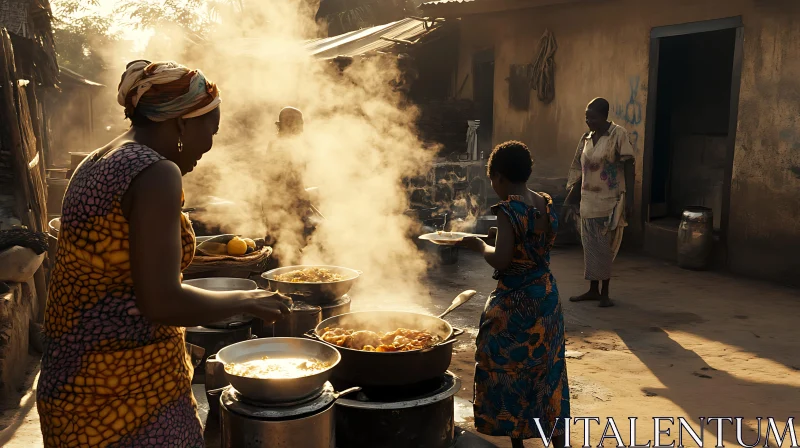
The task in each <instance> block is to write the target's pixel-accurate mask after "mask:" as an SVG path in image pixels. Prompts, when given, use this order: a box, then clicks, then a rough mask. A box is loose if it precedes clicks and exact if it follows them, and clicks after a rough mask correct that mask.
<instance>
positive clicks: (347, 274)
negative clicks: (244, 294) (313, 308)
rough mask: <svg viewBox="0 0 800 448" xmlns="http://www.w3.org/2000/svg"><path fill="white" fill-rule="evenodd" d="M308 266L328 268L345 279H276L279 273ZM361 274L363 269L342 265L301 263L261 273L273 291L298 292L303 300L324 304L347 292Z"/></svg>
mask: <svg viewBox="0 0 800 448" xmlns="http://www.w3.org/2000/svg"><path fill="white" fill-rule="evenodd" d="M308 268H319V269H327V270H329V271H331V272H333V273H335V274H339V275H341V276H342V277H344V280H341V281H338V282H331V283H291V282H282V281H278V280H275V277H276V276H278V275H282V274H288V273H289V272H293V271H298V270H301V269H308ZM361 274H362V272H361V271H356V270H355V269H350V268H343V267H341V266H321V265H300V266H286V267H283V268H278V269H273V270H271V271H268V272H265V273H263V274H261V277H262V278H263V279H265V280H267V281H268V282H269V289H270V290H272V291H278V292H281V293H283V294H296V295H298V296H301V297H302V299H301V300H303V301H304V302H307V303H313V304H315V305H323V304H325V303H327V302H329V301H333V300H336V299H338V298H339V297H342V296H343V295H345V294H347V293H348V292H349V291H350V289H351V288H352V287H353V284H354V283H355V282H356V280H358V278H359V277H360V276H361Z"/></svg>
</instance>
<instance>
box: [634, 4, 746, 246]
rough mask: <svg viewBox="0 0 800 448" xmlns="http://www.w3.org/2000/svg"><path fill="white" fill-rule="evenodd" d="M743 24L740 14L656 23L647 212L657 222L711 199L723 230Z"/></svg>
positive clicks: (674, 221)
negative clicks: (668, 24)
mask: <svg viewBox="0 0 800 448" xmlns="http://www.w3.org/2000/svg"><path fill="white" fill-rule="evenodd" d="M740 25H741V20H740V19H724V20H721V21H713V22H700V23H696V24H686V25H678V26H675V27H665V28H662V29H655V30H653V39H652V50H651V63H654V65H655V66H651V72H650V82H651V85H650V95H651V96H650V99H649V103H648V117H649V118H648V123H647V126H648V130H647V133H648V137H649V138H648V139H647V140H648V142H646V159H645V163H646V166H645V168H646V169H649V176H648V177H649V179H646V185H648V186H649V192H646V193H648V194H646V196H645V200H646V201H648V205H649V207H646V216H645V219H646V221H649V222H651V224H653V225H658V226H664V227H669V228H673V227H674V228H677V225H678V222H679V219H680V216H681V213H682V211H683V210H684V209H685V208H686V207H688V206H705V207H708V208H711V209H712V210H713V212H714V229H715V230H716V231H717V232H718V233H719V234H720V235H721V236H724V233H725V227H726V225H727V215H728V203H729V194H730V178H731V171H732V166H733V150H734V145H735V132H736V119H737V115H738V101H739V96H738V92H739V80H740V76H741V42H740V39H741V36H742V32H741V26H740ZM650 117H652V118H650ZM653 118H654V119H653ZM647 152H649V157H647ZM648 158H649V161H648V160H647V159H648ZM648 165H649V166H648ZM646 173H647V171H646ZM648 180H649V182H648Z"/></svg>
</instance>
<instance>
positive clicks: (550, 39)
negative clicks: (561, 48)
mask: <svg viewBox="0 0 800 448" xmlns="http://www.w3.org/2000/svg"><path fill="white" fill-rule="evenodd" d="M557 49H558V45H557V44H556V37H555V36H554V35H553V33H551V32H550V30H546V31H545V32H544V35H543V36H542V38H541V39H539V55H538V56H537V57H536V62H534V63H533V65H532V66H531V69H530V74H529V76H530V80H531V88H532V89H533V90H535V91H536V96H537V97H538V98H539V101H541V102H543V103H545V104H547V103H549V102H551V101H553V98H555V96H556V85H555V84H556V79H555V68H556V62H555V59H554V58H555V55H556V50H557Z"/></svg>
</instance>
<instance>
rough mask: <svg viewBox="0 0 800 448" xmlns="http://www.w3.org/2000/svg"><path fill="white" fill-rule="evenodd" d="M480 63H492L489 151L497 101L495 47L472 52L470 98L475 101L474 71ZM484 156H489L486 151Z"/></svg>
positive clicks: (483, 123)
mask: <svg viewBox="0 0 800 448" xmlns="http://www.w3.org/2000/svg"><path fill="white" fill-rule="evenodd" d="M481 64H492V101H491V106H492V111H491V114H490V115H491V120H492V121H491V123H490V124H491V128H490V129H489V148H488V150H489V152H491V148H492V146H493V145H494V136H495V133H494V125H495V116H494V114H495V111H496V108H495V101H497V95H496V93H497V89H496V88H495V86H496V85H497V63H496V59H495V48H494V46H491V47H488V48H484V49H482V50H478V51H475V52H473V53H472V99H473V101H475V98H476V97H477V90H478V85H477V82H478V77H477V76H476V73H477V72H478V66H479V65H481ZM481 126H485V120H484V121H481ZM480 132H481V131H480V128H478V142H479V143H478V144H480ZM485 157H489V154H488V152H487V153H486V156H485Z"/></svg>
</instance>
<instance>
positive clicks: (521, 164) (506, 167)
mask: <svg viewBox="0 0 800 448" xmlns="http://www.w3.org/2000/svg"><path fill="white" fill-rule="evenodd" d="M532 168H533V161H532V159H531V155H530V152H529V151H528V148H527V147H526V146H525V144H523V143H520V142H513V141H512V142H507V143H503V144H501V145H498V146H497V147H496V148H495V149H494V151H492V154H491V156H490V157H489V166H488V174H489V178H490V179H491V182H492V188H493V189H494V191H495V192H496V193H497V195H498V196H499V197H500V198H501V199H502V201H501V202H500V203H499V204H497V205H495V206H494V207H493V209H492V210H493V211H494V213H495V214H496V215H497V225H498V227H497V229H496V230H495V231H496V234H497V236H496V243H495V246H494V247H492V246H489V245H487V244H486V243H485V242H484V241H483V240H480V239H477V238H469V239H467V240H465V241H464V242H463V243H462V244H463V245H464V246H466V247H468V248H470V249H472V250H475V251H477V252H480V253H482V254H483V256H484V258H485V259H486V261H487V262H488V263H489V264H490V265H491V266H492V267H494V268H495V269H496V271H495V274H494V278H495V279H496V280H498V283H497V289H496V290H495V291H494V292H492V294H491V295H490V296H489V300H488V301H487V302H486V307H485V308H484V311H483V314H482V315H481V321H480V329H479V331H478V337H477V339H476V344H477V350H476V352H475V360H476V366H475V399H474V412H475V427H476V428H477V430H478V431H480V432H481V433H483V434H486V435H490V436H505V437H510V438H511V441H512V446H513V447H514V448H520V447H523V440H525V439H531V438H540V437H545V438H546V439H548V440H552V443H553V445H554V446H555V447H556V448H561V447H563V446H564V443H565V428H566V426H565V421H564V419H567V418H569V416H570V414H569V412H570V411H569V386H568V382H567V367H566V364H565V361H564V318H563V315H562V313H561V303H560V302H559V298H558V289H557V287H556V280H555V278H554V277H553V274H552V273H550V249H551V248H552V247H553V242H554V241H555V238H556V232H557V231H558V219H557V215H556V212H555V210H554V209H553V200H552V199H551V198H550V196H548V195H546V194H544V193H536V192H533V191H530V190H529V189H528V187H527V186H526V183H527V181H528V178H529V177H530V175H531V171H532ZM493 233H494V232H493ZM537 423H538V424H537ZM539 425H541V427H540V426H539Z"/></svg>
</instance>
